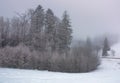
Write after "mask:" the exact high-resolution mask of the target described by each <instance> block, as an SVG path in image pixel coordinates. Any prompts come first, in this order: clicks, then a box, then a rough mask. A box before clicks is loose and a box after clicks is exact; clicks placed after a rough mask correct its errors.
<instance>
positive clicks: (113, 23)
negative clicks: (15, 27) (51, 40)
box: [0, 0, 120, 38]
mask: <svg viewBox="0 0 120 83" xmlns="http://www.w3.org/2000/svg"><path fill="white" fill-rule="evenodd" d="M39 4H40V5H42V6H43V8H45V9H47V8H51V9H52V10H53V11H54V12H55V14H56V15H57V16H58V17H61V16H62V14H63V12H64V10H67V11H68V13H69V15H70V18H71V22H72V28H73V30H74V33H73V35H74V37H75V38H84V37H87V36H96V35H99V34H104V33H117V34H120V0H0V10H1V11H0V16H5V17H13V16H14V15H15V12H19V13H23V12H25V11H26V10H27V9H29V8H33V9H35V8H36V7H37V5H39Z"/></svg>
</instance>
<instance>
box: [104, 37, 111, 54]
mask: <svg viewBox="0 0 120 83" xmlns="http://www.w3.org/2000/svg"><path fill="white" fill-rule="evenodd" d="M109 50H110V46H109V42H108V39H107V38H105V40H104V45H103V53H102V56H107V55H108V54H107V51H109Z"/></svg>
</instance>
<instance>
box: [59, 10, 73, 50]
mask: <svg viewBox="0 0 120 83" xmlns="http://www.w3.org/2000/svg"><path fill="white" fill-rule="evenodd" d="M70 27H71V25H70V19H69V15H68V14H67V12H66V11H65V12H64V14H63V19H62V22H61V24H60V27H59V29H58V40H59V51H62V52H67V51H68V50H69V49H70V44H71V40H72V36H71V34H72V29H71V28H70Z"/></svg>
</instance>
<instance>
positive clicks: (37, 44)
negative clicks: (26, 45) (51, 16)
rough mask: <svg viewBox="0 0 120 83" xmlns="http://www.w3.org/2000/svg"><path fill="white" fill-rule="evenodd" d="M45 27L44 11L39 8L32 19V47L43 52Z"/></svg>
mask: <svg viewBox="0 0 120 83" xmlns="http://www.w3.org/2000/svg"><path fill="white" fill-rule="evenodd" d="M43 27H44V9H43V8H42V6H40V5H39V6H38V7H37V8H36V10H35V11H34V13H33V15H32V17H31V28H30V37H31V46H32V48H33V49H35V50H39V51H40V50H41V51H42V50H43V49H44V46H43V41H42V39H43Z"/></svg>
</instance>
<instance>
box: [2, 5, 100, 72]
mask: <svg viewBox="0 0 120 83" xmlns="http://www.w3.org/2000/svg"><path fill="white" fill-rule="evenodd" d="M71 42H72V29H71V22H70V18H69V15H68V14H67V12H66V11H65V12H64V13H63V17H62V18H61V19H60V18H58V17H57V16H56V15H54V13H53V11H52V10H51V9H48V10H47V11H45V10H44V9H43V8H42V6H40V5H39V6H38V7H37V8H36V9H35V10H33V9H30V10H29V11H28V12H27V13H25V14H17V17H13V18H12V19H4V18H3V17H0V47H1V48H0V66H1V67H11V68H26V69H39V70H50V71H61V72H88V71H92V70H94V69H96V68H97V66H98V65H99V64H100V60H99V56H98V50H97V49H96V47H95V45H94V43H93V42H92V41H91V39H89V38H88V39H87V40H86V41H84V44H83V43H82V44H78V45H77V46H71Z"/></svg>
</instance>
